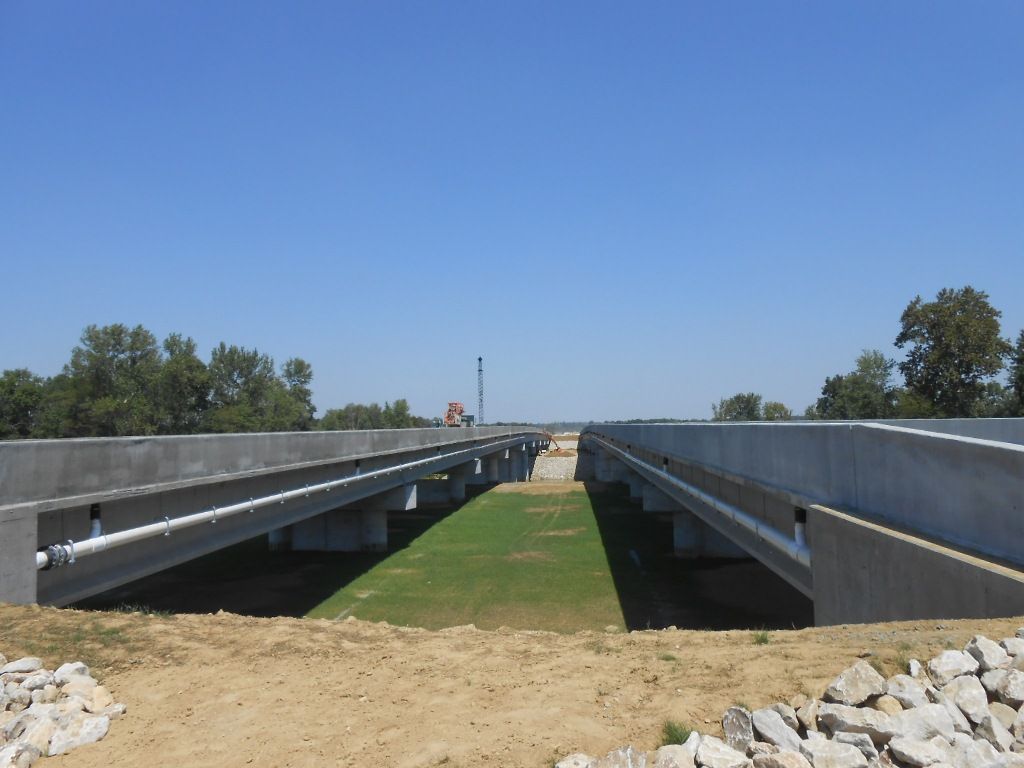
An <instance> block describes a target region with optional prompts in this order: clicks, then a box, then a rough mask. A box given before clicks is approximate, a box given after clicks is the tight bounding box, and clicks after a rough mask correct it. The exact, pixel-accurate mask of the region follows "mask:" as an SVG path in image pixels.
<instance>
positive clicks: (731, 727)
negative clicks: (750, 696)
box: [722, 707, 754, 754]
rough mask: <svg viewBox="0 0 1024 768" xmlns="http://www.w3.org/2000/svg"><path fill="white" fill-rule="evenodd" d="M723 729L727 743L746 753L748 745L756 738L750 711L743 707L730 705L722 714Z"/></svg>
mask: <svg viewBox="0 0 1024 768" xmlns="http://www.w3.org/2000/svg"><path fill="white" fill-rule="evenodd" d="M722 731H723V732H724V733H725V743H726V744H728V745H729V746H730V747H732V748H733V749H735V750H736V751H737V752H743V753H744V754H746V751H747V747H749V746H750V744H751V742H752V741H753V740H754V727H753V721H752V720H751V717H750V712H748V711H747V710H746V709H744V708H743V707H729V708H728V709H727V710H725V714H724V715H723V716H722Z"/></svg>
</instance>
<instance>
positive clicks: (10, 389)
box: [0, 368, 45, 440]
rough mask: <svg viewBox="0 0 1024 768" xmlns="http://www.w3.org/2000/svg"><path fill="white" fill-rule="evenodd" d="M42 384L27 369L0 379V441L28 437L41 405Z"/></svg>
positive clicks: (38, 378) (40, 380)
mask: <svg viewBox="0 0 1024 768" xmlns="http://www.w3.org/2000/svg"><path fill="white" fill-rule="evenodd" d="M44 394H45V382H44V381H43V379H42V378H41V377H39V376H36V375H35V374H34V373H32V372H31V371H29V370H28V369H27V368H16V369H14V370H8V371H4V372H3V375H2V376H0V440H7V439H10V438H15V437H28V436H29V435H30V434H31V433H32V427H33V425H34V424H35V420H36V415H37V413H38V412H39V408H40V406H41V405H42V403H43V396H44Z"/></svg>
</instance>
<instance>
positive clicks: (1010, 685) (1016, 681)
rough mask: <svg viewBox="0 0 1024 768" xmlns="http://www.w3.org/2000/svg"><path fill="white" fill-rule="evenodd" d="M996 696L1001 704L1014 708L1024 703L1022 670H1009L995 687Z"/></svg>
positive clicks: (1023, 676)
mask: <svg viewBox="0 0 1024 768" xmlns="http://www.w3.org/2000/svg"><path fill="white" fill-rule="evenodd" d="M996 696H998V697H999V700H1000V701H1001V702H1003V704H1008V705H1009V706H1011V707H1014V708H1017V707H1020V706H1021V705H1022V704H1024V672H1020V671H1018V670H1016V669H1011V670H1009V671H1008V672H1007V673H1006V677H1004V678H1003V679H1002V681H1000V683H999V685H998V686H997V687H996Z"/></svg>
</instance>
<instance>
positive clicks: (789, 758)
mask: <svg viewBox="0 0 1024 768" xmlns="http://www.w3.org/2000/svg"><path fill="white" fill-rule="evenodd" d="M754 768H812V766H811V764H810V763H809V762H807V758H806V757H804V756H803V755H801V754H800V753H799V752H786V751H782V752H777V753H775V754H774V755H758V756H757V757H755V758H754Z"/></svg>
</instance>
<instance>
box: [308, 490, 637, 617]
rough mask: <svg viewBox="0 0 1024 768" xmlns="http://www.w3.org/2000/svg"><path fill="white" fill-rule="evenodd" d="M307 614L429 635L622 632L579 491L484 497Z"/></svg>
mask: <svg viewBox="0 0 1024 768" xmlns="http://www.w3.org/2000/svg"><path fill="white" fill-rule="evenodd" d="M307 615H309V616H311V617H315V618H329V619H336V618H343V617H346V616H350V615H351V616H355V617H357V618H360V619H366V620H369V621H388V622H390V623H392V624H398V625H409V626H418V627H426V628H428V629H439V628H442V627H449V626H453V625H459V624H475V625H476V626H478V627H480V628H483V629H493V628H497V627H500V626H508V627H515V628H529V629H547V630H553V631H563V632H568V631H576V630H581V629H593V630H602V629H604V628H605V627H607V626H609V625H614V626H616V627H619V628H621V629H624V628H625V620H624V617H623V614H622V609H621V607H620V605H619V599H618V593H617V592H616V588H615V583H614V580H613V578H612V573H611V569H610V568H609V566H608V558H607V556H606V554H605V550H604V546H603V544H602V540H601V534H600V531H599V529H598V525H597V521H596V519H595V516H594V510H593V508H592V506H591V502H590V498H589V497H588V496H587V494H586V493H584V492H583V491H575V492H563V493H556V494H544V495H540V494H520V493H493V492H492V493H485V494H483V495H481V496H478V497H477V498H475V499H473V500H472V501H470V502H468V503H467V504H465V505H464V506H463V507H461V508H460V509H458V510H456V511H455V512H454V513H452V514H451V515H449V516H447V517H445V518H444V519H443V520H441V521H439V522H438V523H437V524H435V525H434V526H432V527H431V528H429V529H428V530H427V531H425V532H424V533H423V534H422V535H421V536H419V537H418V538H417V539H415V540H413V541H412V542H411V543H410V545H409V546H408V547H406V548H405V549H402V550H400V551H398V552H395V553H394V554H393V555H391V556H390V557H388V558H387V559H386V560H384V561H382V562H380V563H378V564H377V565H375V566H374V567H373V568H371V569H369V570H368V571H367V572H366V573H364V574H362V575H360V576H359V577H358V578H356V579H354V580H353V581H351V582H350V583H348V584H347V585H346V586H345V587H343V588H342V589H340V590H339V591H338V592H336V593H334V594H333V595H331V596H330V597H328V598H327V599H325V600H323V601H322V602H321V603H320V604H319V605H317V606H316V607H314V608H313V609H312V610H311V611H309V613H308V614H307Z"/></svg>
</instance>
